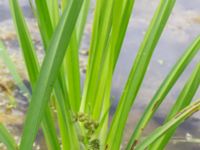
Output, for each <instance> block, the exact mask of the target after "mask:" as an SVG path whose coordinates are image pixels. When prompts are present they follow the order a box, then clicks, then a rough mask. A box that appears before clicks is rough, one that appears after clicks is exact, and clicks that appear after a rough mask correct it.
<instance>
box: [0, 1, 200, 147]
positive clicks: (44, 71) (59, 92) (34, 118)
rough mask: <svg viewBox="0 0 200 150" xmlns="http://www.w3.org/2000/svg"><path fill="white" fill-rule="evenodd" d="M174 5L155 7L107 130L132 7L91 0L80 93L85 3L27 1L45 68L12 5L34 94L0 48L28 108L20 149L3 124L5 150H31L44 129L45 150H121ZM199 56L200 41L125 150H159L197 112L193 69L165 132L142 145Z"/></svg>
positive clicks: (180, 63)
mask: <svg viewBox="0 0 200 150" xmlns="http://www.w3.org/2000/svg"><path fill="white" fill-rule="evenodd" d="M175 2H176V0H160V3H159V5H158V8H157V9H156V11H155V13H154V16H153V18H152V20H151V22H150V25H149V27H148V29H147V31H146V33H145V36H144V40H143V41H142V43H141V46H140V48H139V50H138V52H137V56H136V58H135V60H134V62H133V65H132V68H131V72H130V74H129V77H128V79H127V82H126V85H125V88H124V90H123V91H122V94H121V97H120V99H119V103H118V105H117V108H116V111H115V113H114V116H113V117H112V120H111V121H110V122H109V116H110V115H109V113H110V108H111V105H112V101H111V89H112V78H113V73H114V71H115V66H116V63H117V62H118V57H119V55H120V51H121V48H122V44H123V42H124V39H125V35H126V30H127V27H128V24H129V21H130V17H131V14H132V10H133V6H134V0H123V1H121V0H96V7H95V13H94V19H93V27H92V37H91V39H90V50H89V59H88V64H87V72H86V79H85V82H84V86H83V91H82V90H81V83H80V81H81V75H80V67H79V55H78V54H79V49H80V46H81V42H82V37H83V32H84V27H85V24H86V20H87V16H88V12H89V8H90V3H91V2H90V0H61V1H59V0H35V1H34V2H33V1H31V0H30V6H31V8H32V11H33V14H34V16H35V18H36V20H37V22H38V26H39V30H40V35H41V38H42V42H43V47H44V50H45V56H44V59H43V62H42V64H40V63H39V60H38V56H37V54H36V50H35V47H34V44H33V41H32V39H31V35H30V33H29V30H28V27H27V24H26V21H25V18H24V15H23V13H22V10H21V8H20V5H19V3H18V0H9V3H10V10H11V14H12V17H13V21H14V24H15V28H16V31H17V36H18V41H19V44H20V46H21V50H22V53H23V57H24V62H25V65H26V69H27V73H28V76H29V82H30V84H31V87H32V92H31V91H30V90H29V89H27V87H26V86H25V85H24V83H23V81H22V79H21V77H20V75H19V74H18V73H17V70H16V68H15V66H14V64H13V63H12V61H11V60H10V58H9V55H8V54H7V52H6V48H5V46H4V45H3V43H2V42H1V43H0V54H1V55H2V56H3V57H2V58H3V60H4V62H5V63H6V65H7V67H8V69H9V70H10V72H11V74H12V75H13V78H14V81H15V83H16V85H17V86H18V87H19V88H20V90H21V91H22V92H23V93H24V94H25V95H26V96H27V98H28V100H29V102H30V104H29V107H28V110H27V113H26V119H25V122H24V126H23V133H22V137H21V141H20V143H17V142H16V141H15V139H14V136H12V135H11V134H10V133H9V131H8V130H7V129H6V127H5V126H4V125H3V123H0V141H1V142H2V143H4V144H5V145H6V146H7V148H8V149H10V150H17V149H20V150H30V149H32V147H33V143H34V141H35V138H36V135H37V133H38V130H39V128H41V129H42V132H43V134H44V137H45V141H46V145H47V148H48V149H50V150H60V149H63V150H79V149H89V150H100V149H104V150H118V149H120V148H121V145H122V139H123V133H124V128H125V125H126V122H127V118H128V115H129V112H130V111H131V108H132V106H133V105H134V102H135V99H136V96H137V94H138V92H139V90H140V87H141V84H142V82H143V79H144V76H145V73H146V71H147V68H148V66H149V63H150V61H151V57H152V55H153V53H154V50H155V48H156V46H157V44H158V42H159V39H160V37H161V35H162V32H163V30H164V29H165V25H166V23H167V21H168V18H169V17H170V14H171V13H172V10H173V7H174V5H175ZM199 49H200V36H198V37H197V38H196V39H195V40H194V41H193V42H192V43H191V45H190V46H188V48H187V49H186V50H185V52H184V53H183V54H182V56H181V57H180V58H179V60H178V61H177V62H176V63H175V64H174V67H173V68H172V70H171V71H170V72H169V73H168V75H167V76H166V78H165V80H164V81H163V82H162V83H161V85H160V87H159V89H158V90H157V92H156V93H155V95H154V96H153V98H152V99H151V100H150V103H149V104H148V106H147V107H146V109H145V110H144V113H143V115H142V116H141V118H140V120H139V122H138V123H137V125H136V128H135V130H134V131H133V133H132V136H131V138H130V140H129V142H128V144H127V145H126V146H125V147H126V148H125V149H127V150H133V149H135V150H144V149H152V150H154V149H159V150H160V149H164V148H165V146H166V145H167V143H168V142H169V140H170V139H171V138H172V136H173V134H174V133H175V131H176V129H177V128H178V126H179V125H180V124H181V123H182V122H183V121H184V120H186V119H187V118H188V117H190V116H191V115H192V114H193V113H195V112H197V111H198V110H200V100H196V101H195V102H193V103H192V102H191V101H192V99H193V97H194V95H195V93H196V92H197V90H198V87H199V83H200V76H199V74H200V62H199V61H198V63H197V64H196V67H195V68H194V70H193V72H192V73H191V76H190V77H189V79H188V81H187V82H186V83H185V85H184V87H183V89H182V91H181V92H180V94H179V96H178V98H177V100H176V102H175V103H174V105H173V107H172V108H171V110H170V111H169V113H168V115H167V117H166V119H165V121H164V123H163V125H162V126H160V127H159V128H157V129H156V130H154V131H153V132H152V133H150V134H149V135H148V136H146V137H142V134H143V131H144V129H145V127H146V126H147V125H148V123H149V122H150V120H151V119H152V117H153V116H154V114H155V112H156V110H157V109H158V108H159V106H160V105H161V104H162V102H163V101H164V100H165V97H166V96H167V94H168V93H169V91H170V90H171V89H172V88H173V86H174V85H175V83H176V81H177V80H178V79H179V77H180V76H181V74H182V73H183V71H184V70H185V69H186V67H187V66H188V65H189V64H190V62H191V61H192V59H193V58H194V57H195V56H196V55H197V54H198V53H199ZM147 98H148V97H147ZM12 103H13V104H14V102H12Z"/></svg>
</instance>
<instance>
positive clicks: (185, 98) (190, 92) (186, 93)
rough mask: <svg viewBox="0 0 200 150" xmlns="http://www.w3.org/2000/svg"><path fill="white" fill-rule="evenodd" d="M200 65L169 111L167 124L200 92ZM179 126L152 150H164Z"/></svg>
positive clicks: (155, 144) (152, 146)
mask: <svg viewBox="0 0 200 150" xmlns="http://www.w3.org/2000/svg"><path fill="white" fill-rule="evenodd" d="M199 75H200V63H199V64H198V65H197V67H196V68H195V70H194V71H193V73H192V75H191V77H190V78H189V80H188V81H187V83H186V84H185V86H184V88H183V90H182V91H181V93H180V95H179V97H178V98H177V100H176V102H175V104H174V105H173V107H172V109H171V110H170V111H169V114H168V115H167V117H166V119H165V122H164V123H166V122H168V121H169V120H170V119H172V117H173V116H175V115H176V114H177V113H178V112H179V111H181V110H182V109H183V108H185V107H186V106H188V105H189V104H190V103H191V101H192V98H193V97H194V95H195V93H196V91H197V90H198V87H199V84H200V76H199ZM176 128H177V126H175V127H173V128H172V129H171V130H169V131H168V132H167V133H166V134H165V135H164V136H163V137H161V138H159V140H157V141H156V142H155V143H154V144H152V145H151V148H150V149H152V150H154V149H164V147H165V146H166V144H167V143H168V141H169V140H170V139H171V137H172V136H173V134H174V132H175V131H176Z"/></svg>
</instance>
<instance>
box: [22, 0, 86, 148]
mask: <svg viewBox="0 0 200 150" xmlns="http://www.w3.org/2000/svg"><path fill="white" fill-rule="evenodd" d="M82 2H83V1H82V0H74V1H73V2H72V3H71V4H70V6H69V9H67V10H66V11H65V12H64V13H63V15H62V19H61V21H60V22H59V25H58V27H57V29H56V31H55V34H54V35H53V38H52V41H51V44H50V46H49V47H48V50H47V51H48V53H47V54H46V56H45V58H44V62H43V64H42V68H41V72H40V75H39V79H38V82H37V84H36V88H35V90H34V91H33V97H32V100H31V104H30V106H29V109H28V113H27V117H26V121H25V125H24V131H23V136H22V141H21V144H20V148H21V150H26V149H31V147H32V144H33V142H34V139H35V136H36V133H37V131H38V128H39V125H40V121H41V119H42V117H43V113H44V108H45V107H46V106H47V103H48V100H49V97H50V94H51V92H52V88H53V85H54V82H55V80H56V78H57V75H58V72H59V68H60V67H61V63H62V60H63V58H64V54H65V52H66V49H67V47H68V44H69V42H70V39H71V35H72V32H73V29H74V27H75V23H76V20H77V18H78V14H79V12H80V9H81V5H82ZM66 111H68V110H66ZM76 147H77V146H76Z"/></svg>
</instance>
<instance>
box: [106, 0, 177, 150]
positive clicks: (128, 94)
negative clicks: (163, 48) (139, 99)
mask: <svg viewBox="0 0 200 150" xmlns="http://www.w3.org/2000/svg"><path fill="white" fill-rule="evenodd" d="M174 3H175V0H166V1H161V2H160V5H159V6H158V8H157V10H156V13H155V15H154V17H153V19H152V21H151V24H150V27H149V28H148V30H147V33H146V35H145V38H144V41H143V43H142V45H141V47H140V49H139V52H138V54H137V57H136V59H135V61H134V64H133V67H132V70H131V73H130V75H129V78H128V81H127V83H126V87H125V89H124V91H123V94H122V96H121V98H120V101H119V104H118V106H117V110H116V112H115V114H114V118H113V120H112V123H111V127H110V131H109V133H108V137H107V143H106V147H107V148H108V149H119V147H120V144H121V140H122V135H123V131H124V127H125V124H126V120H127V117H128V113H129V112H130V110H131V107H132V104H133V102H134V100H135V98H136V96H137V93H138V91H139V88H140V86H141V83H142V81H143V78H144V75H145V73H146V70H147V67H148V64H149V62H150V59H151V56H152V54H153V52H154V49H155V47H156V45H157V42H158V40H159V38H160V36H161V33H162V31H163V29H164V27H165V24H166V22H167V20H168V17H169V15H170V14H171V11H172V8H173V6H174Z"/></svg>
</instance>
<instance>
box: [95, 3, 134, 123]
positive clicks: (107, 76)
mask: <svg viewBox="0 0 200 150" xmlns="http://www.w3.org/2000/svg"><path fill="white" fill-rule="evenodd" d="M121 5H122V3H121V1H120V0H118V1H116V2H115V4H114V8H113V14H115V15H113V17H112V20H113V21H112V32H111V35H110V38H109V41H108V42H109V47H108V48H107V50H106V51H108V53H107V54H105V57H106V59H105V62H103V63H102V64H101V66H102V71H101V72H100V73H99V74H100V75H99V76H100V79H99V83H98V87H97V94H96V97H95V100H96V102H95V106H94V109H93V116H94V119H97V120H98V119H99V116H100V114H101V111H102V107H103V104H104V103H107V102H106V101H109V100H110V90H111V82H112V74H113V72H114V69H113V68H114V67H115V64H116V62H117V58H118V55H119V53H120V49H121V46H122V42H123V39H124V36H125V31H126V29H127V25H128V22H129V19H130V15H131V12H132V8H133V5H134V0H128V1H124V5H125V7H121ZM121 33H123V34H121ZM119 43H121V44H119ZM116 53H117V54H116ZM114 56H116V57H114ZM113 57H114V59H113ZM110 70H111V72H110ZM109 72H110V73H109ZM105 92H106V93H107V94H104V93H105ZM103 99H104V100H103ZM102 114H104V113H102Z"/></svg>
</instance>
